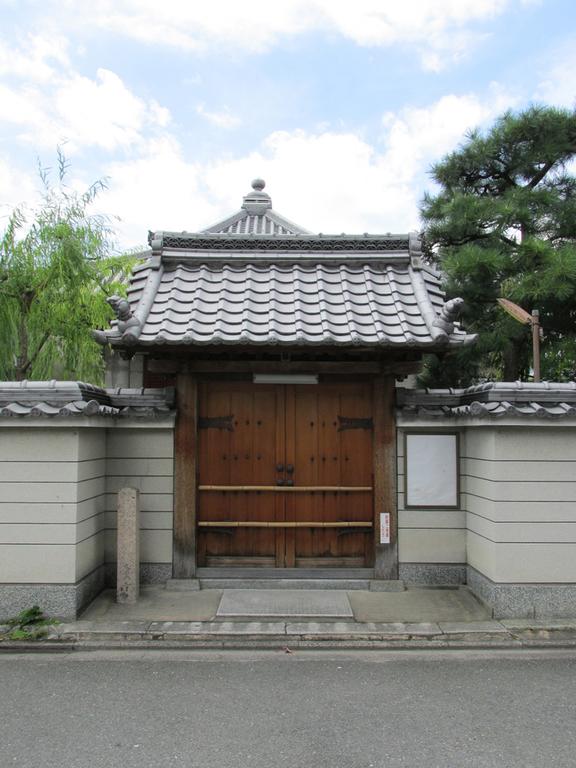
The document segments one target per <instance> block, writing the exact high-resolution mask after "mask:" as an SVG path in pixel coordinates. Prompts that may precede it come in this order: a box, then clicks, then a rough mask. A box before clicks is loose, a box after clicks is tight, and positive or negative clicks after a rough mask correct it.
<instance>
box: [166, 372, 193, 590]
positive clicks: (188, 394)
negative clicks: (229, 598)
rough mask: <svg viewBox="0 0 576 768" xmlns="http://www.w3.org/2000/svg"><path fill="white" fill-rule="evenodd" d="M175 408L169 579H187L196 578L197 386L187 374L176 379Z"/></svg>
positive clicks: (179, 375)
mask: <svg viewBox="0 0 576 768" xmlns="http://www.w3.org/2000/svg"><path fill="white" fill-rule="evenodd" d="M176 407H177V414H176V427H175V430H174V538H173V544H174V549H173V555H172V576H173V578H175V579H191V578H194V577H195V576H196V506H197V500H196V494H197V466H198V456H197V451H198V432H197V422H198V383H197V381H196V379H195V378H194V376H192V375H191V374H189V373H179V374H178V375H177V377H176Z"/></svg>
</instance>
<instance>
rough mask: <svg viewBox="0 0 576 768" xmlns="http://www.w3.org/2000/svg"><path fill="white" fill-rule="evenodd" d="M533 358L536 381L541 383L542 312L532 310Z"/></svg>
mask: <svg viewBox="0 0 576 768" xmlns="http://www.w3.org/2000/svg"><path fill="white" fill-rule="evenodd" d="M532 356H533V366H534V381H535V382H538V381H540V312H539V311H538V310H537V309H533V310H532Z"/></svg>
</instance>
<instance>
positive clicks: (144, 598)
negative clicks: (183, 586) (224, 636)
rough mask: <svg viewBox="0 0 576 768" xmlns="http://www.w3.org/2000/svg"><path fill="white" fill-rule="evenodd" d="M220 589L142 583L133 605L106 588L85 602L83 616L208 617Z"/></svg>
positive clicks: (107, 618) (214, 608)
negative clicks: (123, 602) (119, 600)
mask: <svg viewBox="0 0 576 768" xmlns="http://www.w3.org/2000/svg"><path fill="white" fill-rule="evenodd" d="M221 598H222V592H221V590H216V589H206V590H202V591H199V592H194V591H184V592H181V591H172V590H167V589H165V588H164V585H163V584H162V585H159V584H154V585H150V586H146V587H142V588H141V591H140V598H139V600H138V602H137V603H136V604H135V605H121V604H119V603H117V602H116V593H115V592H114V590H106V591H105V592H102V594H101V595H99V596H98V597H97V598H96V599H95V600H94V602H93V603H92V604H91V605H90V606H88V608H87V610H86V611H85V612H84V613H83V614H82V618H83V619H87V620H100V619H103V620H105V621H116V620H118V621H122V620H136V621H138V620H146V619H148V620H149V621H163V620H165V621H208V620H210V619H213V618H214V617H215V616H216V611H217V610H218V604H219V603H220V600H221Z"/></svg>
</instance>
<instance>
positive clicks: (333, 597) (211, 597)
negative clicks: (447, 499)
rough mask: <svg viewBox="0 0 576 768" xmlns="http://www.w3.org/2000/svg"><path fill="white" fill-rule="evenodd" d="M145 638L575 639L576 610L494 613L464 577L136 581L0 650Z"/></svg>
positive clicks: (452, 642)
mask: <svg viewBox="0 0 576 768" xmlns="http://www.w3.org/2000/svg"><path fill="white" fill-rule="evenodd" d="M31 646H34V649H38V650H40V649H41V648H42V649H47V648H50V647H53V648H56V647H58V648H61V649H66V648H67V649H72V648H91V647H93V648H102V647H107V648H109V647H140V648H142V647H144V648H159V647H160V648H161V647H165V648H175V647H178V648H180V647H182V648H276V649H284V650H287V651H292V650H295V649H298V648H310V647H316V648H366V647H369V648H380V649H382V648H396V649H399V648H405V649H409V648H488V647H494V648H522V647H531V648H534V647H575V648H576V619H574V620H572V619H557V620H544V621H536V620H531V619H515V620H502V621H496V620H493V619H491V618H490V615H489V612H488V610H487V609H486V608H485V607H484V606H483V605H482V604H481V603H480V602H479V601H478V600H477V599H476V598H475V597H474V595H472V593H471V592H470V591H469V590H468V589H467V588H466V587H459V588H451V589H442V588H419V587H410V588H408V589H406V590H405V591H403V592H370V591H365V590H353V591H346V590H318V589H309V590H302V589H300V590H290V589H286V590H278V589H259V590H257V589H224V590H216V589H207V590H202V591H196V592H194V591H185V592H179V591H170V590H167V589H165V588H164V586H149V587H143V588H142V590H141V594H140V599H139V601H138V603H137V604H136V605H132V606H127V605H119V604H117V603H116V602H115V593H114V592H113V591H108V592H104V593H103V594H102V595H100V596H99V597H98V598H97V599H96V600H95V601H94V602H93V603H92V604H91V605H90V606H89V608H88V609H87V610H86V611H85V612H84V614H83V616H82V617H81V618H80V620H78V621H75V622H71V623H67V624H60V625H56V626H54V627H51V628H50V631H49V635H48V638H47V639H46V640H43V641H41V643H35V644H32V643H28V644H23V643H16V642H8V641H6V640H4V642H2V643H0V650H10V649H22V648H27V649H31Z"/></svg>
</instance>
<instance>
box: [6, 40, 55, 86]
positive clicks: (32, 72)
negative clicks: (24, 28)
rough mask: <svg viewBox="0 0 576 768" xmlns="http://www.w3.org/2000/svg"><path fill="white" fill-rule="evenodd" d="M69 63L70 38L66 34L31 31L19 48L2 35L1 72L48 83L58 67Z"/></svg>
mask: <svg viewBox="0 0 576 768" xmlns="http://www.w3.org/2000/svg"><path fill="white" fill-rule="evenodd" d="M68 64H69V58H68V41H67V40H66V38H64V37H61V36H58V35H51V36H50V37H44V36H43V35H28V36H27V37H26V38H25V39H24V41H23V43H22V45H21V46H20V48H14V47H12V46H9V45H8V44H7V43H6V42H4V41H3V40H1V39H0V75H12V76H15V77H21V78H25V79H26V80H28V81H31V82H38V83H45V82H48V81H49V80H50V79H51V78H52V77H54V74H55V72H56V68H57V67H63V66H67V65H68Z"/></svg>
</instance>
